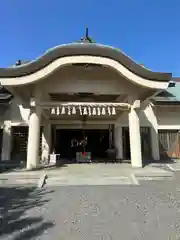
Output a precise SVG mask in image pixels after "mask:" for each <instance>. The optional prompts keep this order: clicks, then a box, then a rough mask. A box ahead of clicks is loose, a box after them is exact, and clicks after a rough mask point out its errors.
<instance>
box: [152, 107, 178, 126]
mask: <svg viewBox="0 0 180 240" xmlns="http://www.w3.org/2000/svg"><path fill="white" fill-rule="evenodd" d="M155 112H156V117H157V123H158V128H159V129H180V107H178V106H177V107H175V106H174V107H156V111H155Z"/></svg>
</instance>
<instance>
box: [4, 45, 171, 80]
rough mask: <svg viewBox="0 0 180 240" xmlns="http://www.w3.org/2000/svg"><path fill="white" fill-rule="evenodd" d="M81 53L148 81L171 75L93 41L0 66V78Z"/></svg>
mask: <svg viewBox="0 0 180 240" xmlns="http://www.w3.org/2000/svg"><path fill="white" fill-rule="evenodd" d="M81 55H83V56H99V57H106V58H110V59H112V60H115V61H117V62H119V63H121V64H122V65H123V66H124V67H126V68H127V69H128V70H129V71H131V72H132V73H134V74H136V75H138V76H140V77H142V78H145V79H148V80H150V81H156V82H157V81H160V82H168V81H170V80H171V77H172V74H171V73H160V72H153V71H150V70H149V69H147V68H144V67H143V66H141V65H139V64H137V63H136V62H134V61H133V60H132V59H131V58H130V57H128V56H126V55H125V54H124V53H122V52H121V51H119V50H118V49H116V48H112V47H110V46H105V45H101V44H95V43H71V44H65V45H60V46H57V47H55V48H52V49H50V50H48V51H47V52H46V53H45V54H44V55H42V56H41V57H39V58H38V59H36V60H34V61H31V62H29V63H26V64H23V65H20V66H17V67H10V68H0V78H17V77H22V76H27V75H30V74H33V73H35V72H37V71H39V70H41V69H43V68H44V67H46V66H48V65H49V64H50V63H52V62H53V61H55V60H57V59H58V58H63V57H70V56H81Z"/></svg>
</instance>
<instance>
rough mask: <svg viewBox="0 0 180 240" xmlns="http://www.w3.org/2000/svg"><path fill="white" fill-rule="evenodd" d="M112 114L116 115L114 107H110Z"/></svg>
mask: <svg viewBox="0 0 180 240" xmlns="http://www.w3.org/2000/svg"><path fill="white" fill-rule="evenodd" d="M112 115H116V109H115V107H113V108H112Z"/></svg>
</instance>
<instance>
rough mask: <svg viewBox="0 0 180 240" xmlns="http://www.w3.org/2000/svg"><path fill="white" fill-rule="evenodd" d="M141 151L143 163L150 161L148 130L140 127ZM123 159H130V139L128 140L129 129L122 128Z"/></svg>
mask: <svg viewBox="0 0 180 240" xmlns="http://www.w3.org/2000/svg"><path fill="white" fill-rule="evenodd" d="M140 132H141V149H142V157H143V160H144V161H145V162H147V161H149V160H151V159H152V156H151V137H150V128H149V127H141V128H140ZM122 134H123V158H124V159H125V160H129V159H131V150H130V139H129V128H128V127H123V132H122Z"/></svg>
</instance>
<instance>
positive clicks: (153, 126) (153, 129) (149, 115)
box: [144, 104, 160, 160]
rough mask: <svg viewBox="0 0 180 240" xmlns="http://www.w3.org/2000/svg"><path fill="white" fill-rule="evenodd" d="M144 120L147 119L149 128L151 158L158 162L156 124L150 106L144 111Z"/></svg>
mask: <svg viewBox="0 0 180 240" xmlns="http://www.w3.org/2000/svg"><path fill="white" fill-rule="evenodd" d="M144 113H145V115H146V118H147V119H148V121H149V123H150V126H151V148H152V157H153V159H154V160H159V159H160V156H159V137H158V123H157V117H156V113H155V108H153V107H152V106H151V105H150V104H149V106H147V107H146V110H145V111H144Z"/></svg>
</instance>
